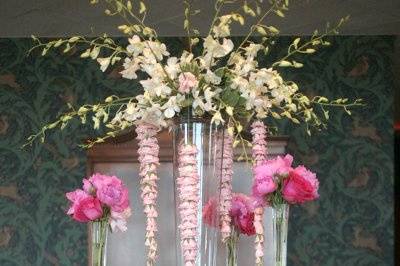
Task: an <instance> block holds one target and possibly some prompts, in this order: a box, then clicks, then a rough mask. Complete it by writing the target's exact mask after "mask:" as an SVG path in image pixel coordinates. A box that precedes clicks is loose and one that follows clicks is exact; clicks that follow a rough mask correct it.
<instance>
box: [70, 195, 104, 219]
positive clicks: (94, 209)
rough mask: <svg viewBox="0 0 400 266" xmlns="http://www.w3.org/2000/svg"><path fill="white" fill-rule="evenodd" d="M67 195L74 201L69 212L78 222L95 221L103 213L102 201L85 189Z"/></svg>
mask: <svg viewBox="0 0 400 266" xmlns="http://www.w3.org/2000/svg"><path fill="white" fill-rule="evenodd" d="M66 197H67V198H68V199H69V200H70V201H71V202H72V205H71V207H70V208H69V210H68V212H67V214H69V215H72V218H73V219H74V220H76V221H78V222H89V221H94V220H97V219H99V218H100V217H101V216H102V215H103V209H102V207H101V203H100V201H99V200H98V199H97V198H94V197H93V196H91V195H89V194H87V193H86V192H85V191H83V190H80V189H77V190H75V191H73V192H69V193H66Z"/></svg>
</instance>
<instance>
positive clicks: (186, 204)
mask: <svg viewBox="0 0 400 266" xmlns="http://www.w3.org/2000/svg"><path fill="white" fill-rule="evenodd" d="M178 153H179V154H178V164H179V165H178V172H179V177H178V179H177V186H178V187H177V190H178V195H179V214H180V224H179V230H180V236H181V247H182V253H183V258H184V265H185V266H194V265H195V263H196V259H197V254H198V249H199V248H198V243H197V233H198V217H197V213H198V207H199V200H200V196H199V189H200V184H199V175H198V173H197V160H196V157H197V148H196V146H195V145H185V144H182V145H180V147H179V151H178Z"/></svg>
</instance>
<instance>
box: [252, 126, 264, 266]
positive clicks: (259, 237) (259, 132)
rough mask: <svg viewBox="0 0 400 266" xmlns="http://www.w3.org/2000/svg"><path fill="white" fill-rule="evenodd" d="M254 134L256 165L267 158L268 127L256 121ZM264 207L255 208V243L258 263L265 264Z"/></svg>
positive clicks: (254, 158)
mask: <svg viewBox="0 0 400 266" xmlns="http://www.w3.org/2000/svg"><path fill="white" fill-rule="evenodd" d="M251 127H252V129H251V134H252V137H253V139H252V144H253V145H252V155H253V160H254V166H258V165H260V164H262V163H263V162H264V161H265V160H266V159H267V141H266V136H267V132H266V128H265V125H264V123H263V122H261V121H255V122H253V124H252V125H251ZM263 217H264V208H263V207H262V206H260V207H257V208H256V209H255V210H254V227H255V230H256V238H255V241H254V244H255V257H256V261H255V262H256V263H255V264H256V265H257V266H258V265H263V260H264V226H263Z"/></svg>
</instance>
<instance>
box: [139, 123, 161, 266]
mask: <svg viewBox="0 0 400 266" xmlns="http://www.w3.org/2000/svg"><path fill="white" fill-rule="evenodd" d="M157 132H158V127H156V126H154V125H151V124H147V123H142V124H139V125H138V126H137V127H136V133H137V137H136V138H137V140H138V141H139V149H138V154H139V162H140V173H139V175H140V176H141V177H142V179H141V180H140V189H141V194H140V196H141V198H142V201H143V207H144V213H145V214H146V235H145V246H146V247H147V248H148V251H147V260H146V265H147V266H153V265H155V262H156V257H157V239H156V233H157V217H158V212H157V195H158V187H157V180H158V177H157V166H158V165H159V164H160V163H159V158H158V154H159V150H160V147H159V145H158V141H157V138H156V135H157Z"/></svg>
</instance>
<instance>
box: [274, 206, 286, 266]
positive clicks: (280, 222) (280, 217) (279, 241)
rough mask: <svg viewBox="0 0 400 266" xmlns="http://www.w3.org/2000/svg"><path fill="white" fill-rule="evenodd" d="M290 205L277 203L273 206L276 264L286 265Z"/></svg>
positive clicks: (279, 265) (276, 265)
mask: <svg viewBox="0 0 400 266" xmlns="http://www.w3.org/2000/svg"><path fill="white" fill-rule="evenodd" d="M288 222H289V205H288V204H277V205H276V206H274V207H272V227H273V228H272V246H273V248H274V262H275V264H274V266H286V258H287V236H288Z"/></svg>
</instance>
